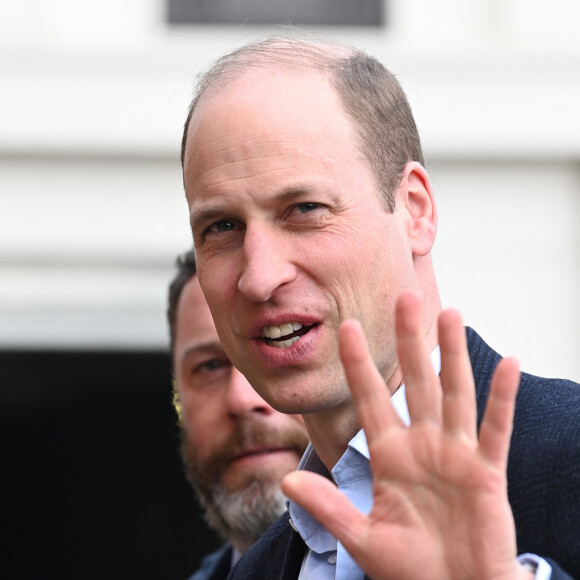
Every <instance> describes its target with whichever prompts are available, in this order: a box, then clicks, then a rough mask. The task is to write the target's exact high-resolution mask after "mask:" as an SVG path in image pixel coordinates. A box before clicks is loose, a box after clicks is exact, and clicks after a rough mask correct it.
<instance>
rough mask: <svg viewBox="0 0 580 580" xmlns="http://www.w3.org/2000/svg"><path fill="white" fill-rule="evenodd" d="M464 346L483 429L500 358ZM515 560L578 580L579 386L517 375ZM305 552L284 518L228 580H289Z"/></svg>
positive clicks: (512, 478)
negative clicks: (526, 558) (529, 558)
mask: <svg viewBox="0 0 580 580" xmlns="http://www.w3.org/2000/svg"><path fill="white" fill-rule="evenodd" d="M467 343H468V348H469V354H470V359H471V365H472V368H473V376H474V378H475V384H476V392H477V409H478V423H479V422H481V418H482V416H483V410H484V408H485V402H486V399H487V394H488V390H489V384H490V381H491V377H492V374H493V371H494V369H495V367H496V365H497V363H498V361H499V360H500V358H501V357H500V355H499V354H497V353H496V352H495V351H493V350H492V349H491V348H490V347H489V346H488V345H487V344H486V343H485V342H484V341H483V340H482V339H481V337H480V336H479V335H478V334H477V333H476V332H474V331H473V330H472V329H470V328H468V329H467ZM507 474H508V495H509V501H510V505H511V508H512V511H513V514H514V520H515V524H516V534H517V545H518V554H522V553H525V552H531V553H533V554H537V555H538V556H541V557H542V558H544V559H546V560H547V561H548V562H549V563H550V564H551V565H552V580H565V579H566V580H569V579H572V578H575V579H576V580H580V385H578V384H576V383H573V382H571V381H565V380H560V379H542V378H539V377H534V376H532V375H528V374H525V373H523V374H522V379H521V383H520V390H519V393H518V397H517V400H516V411H515V417H514V430H513V435H512V441H511V447H510V454H509V462H508V471H507ZM305 550H306V545H305V544H304V542H303V541H302V539H301V538H300V536H299V534H298V533H296V532H294V531H293V529H292V528H291V527H290V525H289V523H288V513H286V514H285V515H284V516H282V517H281V518H280V519H279V520H278V521H277V522H276V523H275V524H274V525H273V526H272V527H271V528H270V529H269V530H268V531H267V532H266V534H264V536H263V537H262V538H261V539H260V540H259V541H258V542H257V543H256V544H254V546H253V547H252V548H251V549H250V550H249V551H248V552H247V553H246V554H245V556H244V557H243V558H242V559H241V560H240V561H239V562H238V565H237V566H236V567H235V568H234V570H233V571H232V574H231V575H230V579H240V580H254V579H255V580H258V579H259V580H295V579H296V578H298V574H299V572H300V566H301V564H302V559H303V557H304V553H305Z"/></svg>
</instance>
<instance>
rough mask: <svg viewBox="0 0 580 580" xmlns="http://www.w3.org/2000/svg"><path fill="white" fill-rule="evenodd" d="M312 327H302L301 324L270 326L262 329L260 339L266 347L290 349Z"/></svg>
mask: <svg viewBox="0 0 580 580" xmlns="http://www.w3.org/2000/svg"><path fill="white" fill-rule="evenodd" d="M314 326H315V325H314V324H312V325H311V326H304V325H303V324H302V323H301V322H286V323H284V324H279V325H278V324H272V325H269V326H264V327H263V328H262V338H263V339H264V341H265V343H266V344H267V345H268V346H273V347H274V348H290V347H291V346H292V345H293V344H294V343H295V342H296V341H297V340H299V339H300V338H301V337H303V336H304V335H305V334H306V333H307V332H308V331H309V330H310V329H311V328H313V327H314Z"/></svg>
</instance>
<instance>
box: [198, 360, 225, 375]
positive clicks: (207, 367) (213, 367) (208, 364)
mask: <svg viewBox="0 0 580 580" xmlns="http://www.w3.org/2000/svg"><path fill="white" fill-rule="evenodd" d="M226 366H229V362H228V363H227V364H226V362H225V361H223V360H220V359H218V358H212V359H211V360H206V361H204V362H202V363H201V364H199V365H197V367H195V368H194V369H193V372H194V373H200V372H210V373H211V372H214V371H218V370H220V369H222V368H224V367H226Z"/></svg>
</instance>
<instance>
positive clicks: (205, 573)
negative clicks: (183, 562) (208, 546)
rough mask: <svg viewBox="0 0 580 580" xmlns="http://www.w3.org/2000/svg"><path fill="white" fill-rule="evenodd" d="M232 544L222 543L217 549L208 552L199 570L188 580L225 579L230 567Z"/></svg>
mask: <svg viewBox="0 0 580 580" xmlns="http://www.w3.org/2000/svg"><path fill="white" fill-rule="evenodd" d="M232 550H233V549H232V546H231V545H230V544H224V545H223V546H222V547H221V548H220V549H219V550H216V551H215V552H212V553H211V554H208V555H207V556H206V557H205V558H204V559H203V560H202V562H201V566H200V568H199V570H198V571H197V572H196V573H195V574H193V576H190V577H189V578H188V580H226V578H227V577H228V574H229V572H230V569H231V567H232Z"/></svg>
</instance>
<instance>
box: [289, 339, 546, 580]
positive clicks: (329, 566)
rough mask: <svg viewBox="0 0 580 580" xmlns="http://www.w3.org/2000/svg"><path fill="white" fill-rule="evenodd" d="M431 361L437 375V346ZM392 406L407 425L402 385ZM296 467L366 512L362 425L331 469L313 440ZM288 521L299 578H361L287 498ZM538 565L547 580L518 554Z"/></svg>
mask: <svg viewBox="0 0 580 580" xmlns="http://www.w3.org/2000/svg"><path fill="white" fill-rule="evenodd" d="M431 362H432V363H433V367H434V369H435V372H436V373H437V375H439V373H440V371H441V353H440V350H439V346H437V347H436V348H435V349H434V350H433V352H432V353H431ZM391 402H392V403H393V407H394V408H395V410H396V411H397V413H398V415H399V417H401V419H402V420H403V421H404V423H405V424H406V425H409V424H410V419H409V410H408V408H407V401H406V398H405V385H401V387H399V389H397V391H395V394H394V395H393V396H392V397H391ZM298 469H305V470H307V471H313V472H314V473H318V474H320V475H323V476H324V477H327V478H329V479H330V478H331V475H332V479H333V480H334V482H335V483H336V485H337V486H338V489H339V490H340V491H341V492H342V493H344V494H345V495H346V496H347V497H348V499H349V500H350V501H351V502H352V503H353V505H354V506H355V507H356V508H357V509H358V510H359V511H361V512H362V513H364V514H368V513H369V512H370V510H371V508H372V504H373V481H372V473H371V468H370V462H369V449H368V445H367V440H366V437H365V434H364V432H363V430H362V429H361V430H360V431H359V432H358V433H357V434H356V435H355V436H354V437H353V438H352V439H351V441H350V442H349V444H348V447H347V449H346V451H345V452H344V455H343V456H342V457H341V458H340V460H339V461H338V463H337V464H336V465H335V466H334V468H333V469H332V474H331V475H330V474H329V473H328V470H327V469H326V467H325V466H324V465H323V463H322V461H321V460H320V458H319V457H318V455H317V454H316V451H315V450H314V447H313V446H312V444H309V445H308V447H307V449H306V451H305V453H304V455H303V457H302V460H301V461H300V464H299V466H298ZM288 510H289V512H290V524H291V525H292V527H293V528H294V529H295V530H296V531H297V532H298V533H299V534H300V535H301V536H302V539H303V540H304V542H305V543H306V545H307V550H306V554H305V556H304V560H303V562H302V568H301V570H300V576H299V580H364V576H365V575H364V572H363V571H362V570H361V568H360V567H359V566H358V564H356V562H355V561H354V560H353V559H352V558H351V557H350V555H349V554H348V552H347V551H346V550H345V549H344V546H343V545H342V544H341V543H340V542H337V540H336V538H335V537H334V536H333V535H332V534H331V533H330V532H329V531H328V530H327V529H326V528H324V527H323V526H322V525H321V524H320V523H318V521H316V520H315V519H314V518H313V517H312V516H311V515H310V514H309V513H308V512H307V511H306V510H304V509H303V508H302V507H300V506H299V505H298V504H297V503H294V502H292V501H290V502H288ZM518 559H519V560H520V561H521V562H526V563H529V564H532V565H534V566H537V570H536V576H535V580H549V579H550V577H551V574H552V568H551V566H550V565H549V564H548V563H547V562H546V561H545V560H543V559H542V558H539V557H538V556H535V555H532V554H522V555H521V556H519V558H518Z"/></svg>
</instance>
